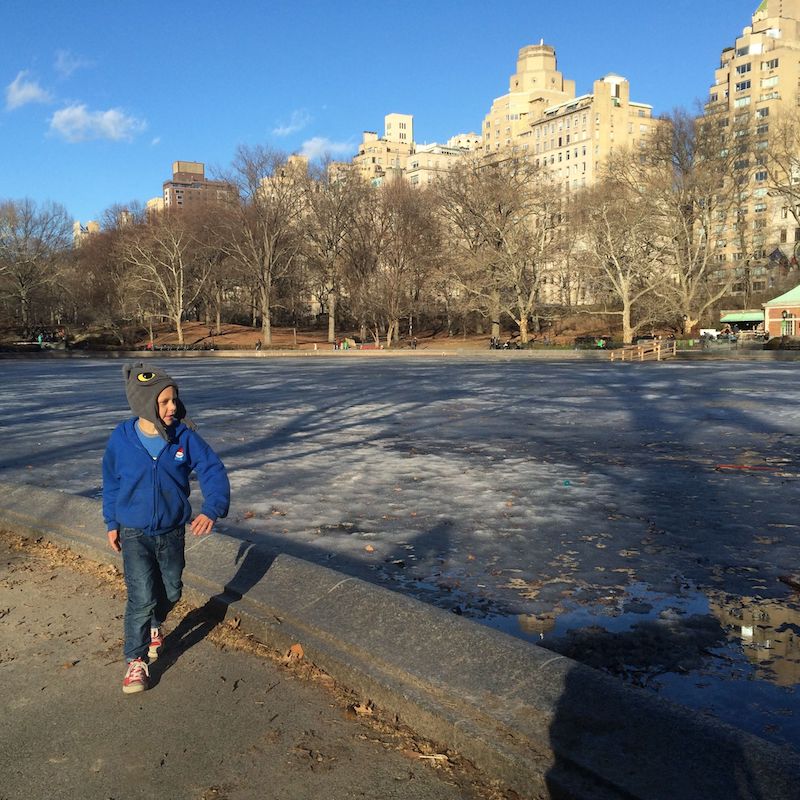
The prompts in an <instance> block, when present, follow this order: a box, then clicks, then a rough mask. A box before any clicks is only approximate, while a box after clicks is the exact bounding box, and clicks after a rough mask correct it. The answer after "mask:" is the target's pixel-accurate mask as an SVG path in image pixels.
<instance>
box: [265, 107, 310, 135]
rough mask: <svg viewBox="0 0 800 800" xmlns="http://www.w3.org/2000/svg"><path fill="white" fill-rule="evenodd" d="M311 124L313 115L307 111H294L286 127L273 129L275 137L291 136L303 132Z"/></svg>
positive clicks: (280, 126)
mask: <svg viewBox="0 0 800 800" xmlns="http://www.w3.org/2000/svg"><path fill="white" fill-rule="evenodd" d="M309 122H311V115H310V114H309V113H308V112H307V111H303V110H302V109H300V110H299V111H292V116H291V119H290V120H289V122H288V124H286V125H278V127H277V128H273V129H272V135H273V136H290V135H291V134H293V133H297V132H298V131H301V130H303V128H305V127H306V125H308V123H309Z"/></svg>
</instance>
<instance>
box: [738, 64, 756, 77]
mask: <svg viewBox="0 0 800 800" xmlns="http://www.w3.org/2000/svg"><path fill="white" fill-rule="evenodd" d="M752 67H753V65H752V64H751V63H750V62H749V61H748V62H747V63H746V64H739V66H738V67H736V74H737V75H744V74H745V73H746V72H750V70H751V69H752Z"/></svg>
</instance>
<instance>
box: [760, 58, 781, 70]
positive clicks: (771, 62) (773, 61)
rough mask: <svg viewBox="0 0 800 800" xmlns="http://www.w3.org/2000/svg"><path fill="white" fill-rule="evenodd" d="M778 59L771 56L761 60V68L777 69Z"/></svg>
mask: <svg viewBox="0 0 800 800" xmlns="http://www.w3.org/2000/svg"><path fill="white" fill-rule="evenodd" d="M779 61H780V59H777V58H771V59H770V60H769V61H762V62H761V69H778V63H779Z"/></svg>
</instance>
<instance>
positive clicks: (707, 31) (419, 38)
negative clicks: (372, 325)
mask: <svg viewBox="0 0 800 800" xmlns="http://www.w3.org/2000/svg"><path fill="white" fill-rule="evenodd" d="M757 5H758V0H671V2H654V1H652V0H614V2H605V3H601V2H598V0H572V2H571V3H568V4H566V5H561V4H557V3H550V2H548V3H544V2H541V0H539V2H537V1H536V0H527V2H525V1H524V0H497V2H495V3H492V4H490V3H487V2H485V0H460V2H452V1H451V0H440V1H439V2H421V1H420V0H406V2H391V1H389V0H387V1H385V2H375V3H366V2H363V0H362V2H358V3H356V2H352V1H351V0H339V1H338V2H336V3H324V2H318V1H317V0H296V1H295V2H291V3H290V2H288V1H287V0H271V1H270V0H262V1H261V2H257V1H256V0H228V1H227V2H213V1H212V0H194V2H191V3H190V2H185V1H184V0H161V2H158V3H156V2H151V0H141V1H140V2H137V3H132V2H131V3H128V2H125V3H123V2H119V3H117V2H108V0H105V1H104V2H94V1H92V2H80V0H77V2H73V3H67V2H61V1H60V0H2V4H1V5H0V30H2V32H3V47H2V49H1V50H0V84H1V85H2V89H3V96H2V98H0V102H2V107H0V199H5V198H13V199H17V198H22V197H31V198H33V199H34V200H36V201H37V202H42V201H45V200H54V201H57V202H59V203H62V204H63V205H64V206H66V208H67V210H68V211H69V213H70V214H71V215H72V216H73V217H74V218H75V219H81V220H82V221H86V220H87V219H98V218H99V217H100V215H101V214H102V212H103V210H104V209H106V208H107V207H109V206H110V205H112V204H114V203H123V204H124V203H127V202H130V201H132V200H138V201H140V202H144V201H145V200H147V199H148V198H150V197H155V196H158V195H160V194H161V184H162V183H163V181H164V180H166V179H168V178H169V177H170V171H171V165H172V162H173V161H175V160H188V161H203V162H205V163H206V166H207V171H208V172H211V171H212V170H213V169H214V168H218V169H219V168H225V167H226V166H227V165H228V164H229V163H230V161H231V158H232V156H233V153H234V151H235V148H236V146H237V145H239V144H266V145H270V146H272V147H275V148H278V149H281V150H285V151H287V152H304V151H305V152H307V153H308V154H310V155H312V156H314V155H316V154H319V153H321V152H322V151H324V150H328V151H329V152H330V153H331V154H332V155H333V156H334V157H338V158H349V157H351V156H352V155H353V154H354V153H355V150H356V148H357V145H358V143H359V142H360V141H361V133H362V131H364V130H375V131H378V132H379V133H382V132H383V117H384V114H387V113H390V112H393V111H396V112H400V113H410V114H413V115H414V134H415V139H416V141H418V142H432V141H445V140H446V139H448V138H449V137H450V136H452V135H453V134H456V133H462V132H467V131H479V130H480V125H481V122H482V120H483V117H484V115H485V114H486V112H487V111H488V109H489V107H490V105H491V102H492V100H493V99H494V98H495V97H497V96H499V95H501V94H504V93H505V92H506V91H507V90H508V78H509V76H510V75H511V74H512V73H513V72H514V69H515V63H516V55H517V51H518V50H519V48H520V47H523V46H525V45H526V44H535V43H538V42H539V40H540V39H544V41H545V42H546V43H547V44H551V45H553V46H554V47H555V48H556V52H557V55H558V63H559V68H560V69H561V71H562V72H563V73H564V75H565V77H567V78H571V79H574V80H575V81H576V83H577V87H576V88H577V92H578V93H579V94H581V93H584V92H588V91H591V87H592V83H593V81H594V80H595V79H597V78H599V77H602V76H603V75H605V74H606V73H608V72H616V73H619V74H621V75H624V76H625V77H626V78H628V79H629V80H630V82H631V97H632V99H634V100H637V101H639V102H645V103H651V104H652V105H653V106H654V110H655V113H657V114H658V113H662V112H667V111H670V110H671V109H672V108H674V107H676V106H685V107H692V106H693V104H694V103H695V102H696V101H697V100H698V99H701V98H703V97H704V96H705V95H706V93H707V91H708V88H709V86H710V85H711V83H712V81H713V78H714V68H715V67H716V65H717V63H718V61H719V54H720V51H721V49H722V48H723V47H725V46H730V45H732V44H733V41H734V39H735V37H736V36H737V35H738V34H739V33H740V32H741V29H742V28H743V27H744V26H745V25H748V24H749V22H750V16H751V14H752V12H753V10H754V9H755V7H756V6H757Z"/></svg>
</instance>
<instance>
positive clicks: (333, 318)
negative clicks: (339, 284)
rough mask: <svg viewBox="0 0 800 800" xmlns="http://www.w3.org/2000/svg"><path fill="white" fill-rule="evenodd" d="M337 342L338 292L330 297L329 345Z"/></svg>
mask: <svg viewBox="0 0 800 800" xmlns="http://www.w3.org/2000/svg"><path fill="white" fill-rule="evenodd" d="M335 341H336V292H331V293H330V294H329V295H328V343H329V344H333V343H334V342H335Z"/></svg>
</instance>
